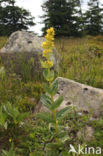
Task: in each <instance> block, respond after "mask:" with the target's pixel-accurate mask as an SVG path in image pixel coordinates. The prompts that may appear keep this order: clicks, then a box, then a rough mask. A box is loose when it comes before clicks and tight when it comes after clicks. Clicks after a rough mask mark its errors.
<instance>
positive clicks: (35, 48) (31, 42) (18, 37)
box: [0, 30, 60, 69]
mask: <svg viewBox="0 0 103 156" xmlns="http://www.w3.org/2000/svg"><path fill="white" fill-rule="evenodd" d="M43 41H45V38H43V37H38V36H37V35H35V34H34V33H31V32H27V31H25V30H22V31H16V32H14V33H12V34H11V36H10V37H9V39H8V42H7V43H6V45H5V46H4V47H3V48H2V49H1V50H0V56H1V57H2V58H3V60H4V62H3V63H4V64H6V65H7V64H8V63H9V62H10V60H14V62H15V61H16V60H17V57H18V55H19V56H20V53H22V55H23V57H25V56H26V58H27V61H28V58H29V59H30V58H31V57H34V59H35V62H37V65H35V67H36V66H38V65H39V64H40V59H41V56H42V52H43V49H42V46H41V45H42V42H43ZM51 59H53V61H54V67H55V69H58V68H59V63H60V55H59V53H58V52H57V51H56V49H55V48H54V49H53V56H52V58H51ZM18 60H19V59H18ZM6 62H7V63H6ZM14 62H13V63H14ZM18 63H19V62H17V64H18Z"/></svg>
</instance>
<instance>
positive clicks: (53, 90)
mask: <svg viewBox="0 0 103 156" xmlns="http://www.w3.org/2000/svg"><path fill="white" fill-rule="evenodd" d="M43 88H44V89H45V91H46V92H47V93H48V94H49V95H52V96H54V95H55V94H56V93H57V91H58V80H57V81H55V82H54V83H53V84H52V86H51V87H50V86H49V85H48V84H43Z"/></svg>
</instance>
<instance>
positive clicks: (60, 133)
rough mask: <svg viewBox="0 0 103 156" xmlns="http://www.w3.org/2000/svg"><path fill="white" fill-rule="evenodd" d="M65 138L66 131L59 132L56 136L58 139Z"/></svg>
mask: <svg viewBox="0 0 103 156" xmlns="http://www.w3.org/2000/svg"><path fill="white" fill-rule="evenodd" d="M65 136H67V132H66V131H62V132H59V133H58V135H57V137H58V138H64V137H65Z"/></svg>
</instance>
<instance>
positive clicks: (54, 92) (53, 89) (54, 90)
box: [52, 80, 58, 96]
mask: <svg viewBox="0 0 103 156" xmlns="http://www.w3.org/2000/svg"><path fill="white" fill-rule="evenodd" d="M57 91H58V80H56V81H55V82H54V83H53V84H52V96H54V95H55V94H56V93H57Z"/></svg>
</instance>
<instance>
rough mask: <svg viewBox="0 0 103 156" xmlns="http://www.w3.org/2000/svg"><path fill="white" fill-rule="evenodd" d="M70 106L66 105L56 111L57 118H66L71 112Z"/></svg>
mask: <svg viewBox="0 0 103 156" xmlns="http://www.w3.org/2000/svg"><path fill="white" fill-rule="evenodd" d="M69 111H70V110H69V107H65V108H63V109H61V110H60V111H58V112H57V113H56V117H57V119H58V120H59V119H61V118H64V117H65V116H66V115H67V114H68V113H69Z"/></svg>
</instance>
